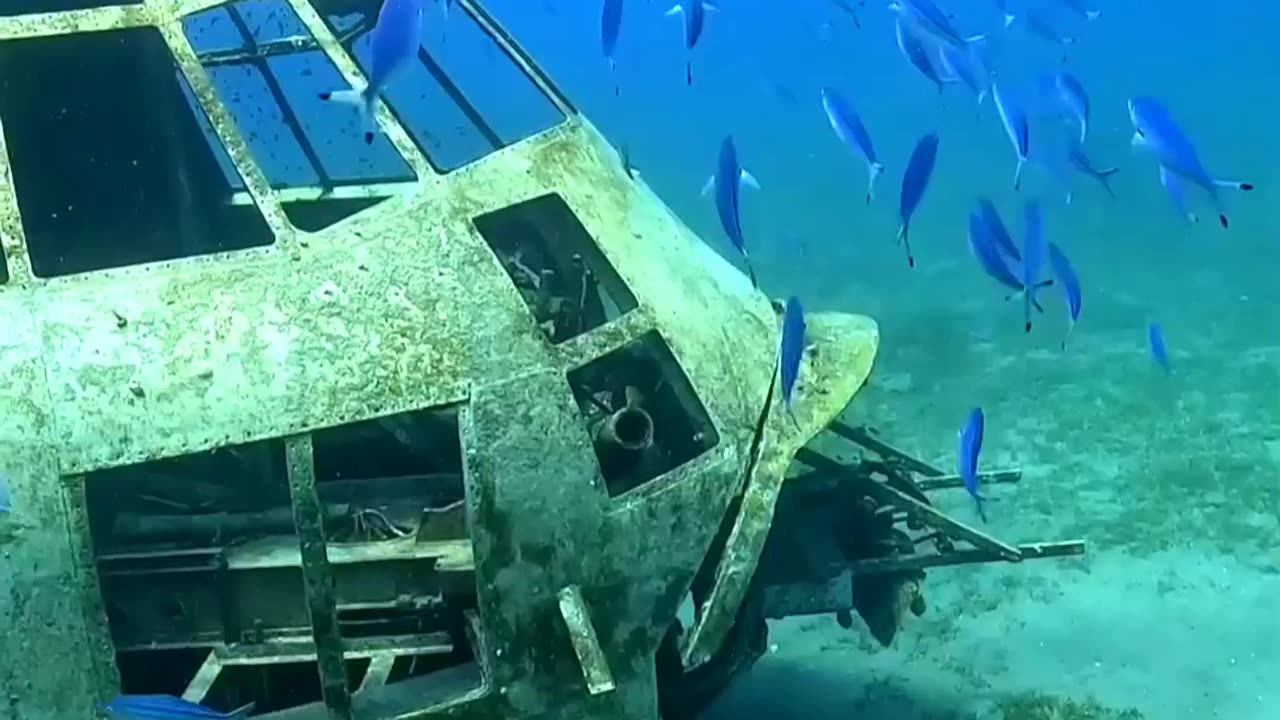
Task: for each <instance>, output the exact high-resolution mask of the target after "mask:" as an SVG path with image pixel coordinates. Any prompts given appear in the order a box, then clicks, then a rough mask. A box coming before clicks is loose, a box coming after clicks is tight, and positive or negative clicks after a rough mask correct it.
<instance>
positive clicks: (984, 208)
mask: <svg viewBox="0 0 1280 720" xmlns="http://www.w3.org/2000/svg"><path fill="white" fill-rule="evenodd" d="M978 212H979V213H981V214H982V222H983V224H985V225H986V226H987V230H988V231H990V233H991V236H992V239H993V240H995V241H996V247H998V248H999V249H1000V253H1001V254H1002V255H1004V256H1005V257H1006V258H1008V259H1010V260H1012V261H1014V262H1022V253H1020V252H1018V246H1017V245H1016V244H1014V242H1013V236H1012V235H1010V234H1009V230H1008V228H1006V227H1005V226H1004V221H1003V220H1001V219H1000V213H999V212H997V211H996V206H995V204H994V203H992V202H991V201H990V200H988V199H987V198H985V197H980V198H978Z"/></svg>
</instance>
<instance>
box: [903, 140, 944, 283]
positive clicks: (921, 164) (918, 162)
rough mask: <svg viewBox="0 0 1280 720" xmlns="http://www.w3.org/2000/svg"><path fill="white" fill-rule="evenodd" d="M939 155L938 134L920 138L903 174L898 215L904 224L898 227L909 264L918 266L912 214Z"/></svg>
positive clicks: (927, 184) (927, 185)
mask: <svg viewBox="0 0 1280 720" xmlns="http://www.w3.org/2000/svg"><path fill="white" fill-rule="evenodd" d="M937 157H938V136H937V135H935V134H933V133H929V134H928V135H925V136H924V137H922V138H920V141H919V142H917V143H916V147H915V149H914V150H912V151H911V160H909V161H908V162H907V170H906V172H905V173H903V174H902V193H901V195H899V201H898V216H899V218H900V219H901V221H902V224H901V225H900V226H899V227H898V241H899V242H901V243H902V246H903V249H905V250H906V252H907V265H909V266H910V267H915V266H916V258H915V256H914V255H913V254H912V253H911V240H910V238H909V237H908V232H909V231H910V229H911V215H912V213H914V212H915V211H916V208H917V207H918V206H919V205H920V199H921V198H923V197H924V191H925V188H927V187H929V176H931V175H932V174H933V165H934V161H935V160H936V159H937Z"/></svg>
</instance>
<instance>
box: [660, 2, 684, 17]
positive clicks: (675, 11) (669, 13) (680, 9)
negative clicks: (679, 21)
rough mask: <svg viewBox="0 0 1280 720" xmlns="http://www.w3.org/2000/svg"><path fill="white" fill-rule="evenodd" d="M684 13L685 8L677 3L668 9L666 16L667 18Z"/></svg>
mask: <svg viewBox="0 0 1280 720" xmlns="http://www.w3.org/2000/svg"><path fill="white" fill-rule="evenodd" d="M683 12H684V8H683V7H681V6H680V3H676V4H675V5H672V6H671V7H670V8H668V9H667V12H666V13H664V14H665V15H666V16H667V17H671V16H672V15H679V14H681V13H683Z"/></svg>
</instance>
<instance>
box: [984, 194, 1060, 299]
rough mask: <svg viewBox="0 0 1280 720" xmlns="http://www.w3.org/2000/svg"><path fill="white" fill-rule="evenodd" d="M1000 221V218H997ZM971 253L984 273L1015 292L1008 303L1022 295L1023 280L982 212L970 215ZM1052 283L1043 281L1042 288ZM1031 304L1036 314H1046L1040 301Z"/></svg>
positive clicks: (1009, 297) (1008, 297)
mask: <svg viewBox="0 0 1280 720" xmlns="http://www.w3.org/2000/svg"><path fill="white" fill-rule="evenodd" d="M998 220H999V218H998V217H997V221H998ZM969 251H970V252H971V253H973V256H974V258H975V259H977V261H978V264H979V265H980V266H981V267H982V270H983V272H985V273H986V274H987V275H988V276H989V277H991V278H992V279H994V280H995V281H996V282H998V283H1000V284H1001V285H1003V286H1005V287H1006V288H1009V289H1010V290H1013V291H1014V293H1013V294H1012V295H1009V296H1007V297H1006V298H1005V300H1006V301H1007V300H1012V299H1013V298H1015V297H1018V296H1019V295H1021V294H1022V292H1023V290H1024V288H1023V287H1022V280H1021V278H1019V277H1018V275H1017V274H1016V273H1015V272H1014V269H1013V268H1012V267H1011V266H1010V260H1009V258H1008V257H1006V256H1005V255H1004V253H1003V252H1002V251H1001V250H1000V248H999V246H998V243H997V242H996V241H995V235H994V233H992V232H991V228H990V227H989V226H988V225H987V223H986V220H985V218H984V217H983V214H982V211H981V210H977V211H974V212H971V213H969ZM1052 283H1053V281H1052V280H1046V281H1042V282H1041V283H1040V287H1045V286H1047V285H1051V284H1052ZM1031 303H1032V307H1034V308H1035V309H1036V312H1040V313H1043V312H1044V308H1043V307H1041V306H1040V302H1039V301H1038V300H1032V301H1031Z"/></svg>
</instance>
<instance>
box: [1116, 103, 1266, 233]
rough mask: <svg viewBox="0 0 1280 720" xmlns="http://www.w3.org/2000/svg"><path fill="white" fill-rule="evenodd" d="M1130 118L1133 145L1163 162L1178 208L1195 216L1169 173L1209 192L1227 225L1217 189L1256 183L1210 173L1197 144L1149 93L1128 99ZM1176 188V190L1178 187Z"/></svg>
mask: <svg viewBox="0 0 1280 720" xmlns="http://www.w3.org/2000/svg"><path fill="white" fill-rule="evenodd" d="M1129 120H1130V121H1131V122H1132V123H1133V146H1134V147H1143V148H1147V149H1149V150H1150V151H1151V152H1152V153H1153V154H1154V155H1155V156H1156V159H1157V160H1158V161H1159V163H1160V167H1161V182H1162V183H1163V184H1164V186H1165V188H1166V189H1167V190H1168V191H1169V194H1170V197H1171V198H1173V199H1174V203H1175V204H1176V205H1178V206H1179V210H1180V211H1182V212H1183V214H1184V215H1187V216H1188V217H1190V218H1191V219H1193V220H1194V219H1195V216H1194V215H1190V214H1189V213H1187V212H1186V205H1185V202H1184V198H1183V196H1182V190H1181V185H1180V184H1179V183H1176V182H1174V183H1173V185H1174V186H1175V187H1174V188H1171V187H1170V182H1169V181H1168V180H1167V179H1166V178H1165V177H1164V173H1166V172H1170V173H1173V174H1175V175H1177V176H1178V177H1179V178H1181V179H1185V180H1188V181H1190V182H1193V183H1195V184H1196V185H1198V186H1199V187H1200V188H1201V189H1203V190H1204V191H1205V192H1206V193H1208V195H1209V199H1210V200H1212V201H1213V205H1214V208H1215V209H1216V210H1217V211H1218V221H1219V222H1220V223H1222V227H1224V228H1225V227H1227V226H1228V222H1227V215H1226V212H1225V211H1224V210H1223V208H1222V199H1221V198H1220V197H1219V195H1218V188H1222V187H1226V188H1233V189H1236V190H1252V189H1253V185H1252V184H1250V183H1247V182H1239V181H1236V180H1221V179H1218V178H1215V177H1213V176H1212V175H1210V174H1209V171H1208V170H1207V169H1205V165H1204V163H1203V162H1201V161H1200V156H1199V154H1198V153H1197V152H1196V147H1195V144H1194V143H1192V142H1191V138H1190V137H1188V136H1187V134H1186V133H1185V132H1183V130H1182V128H1181V127H1180V126H1179V125H1178V123H1177V122H1175V121H1174V119H1173V117H1172V116H1171V115H1170V114H1169V111H1168V110H1166V109H1165V107H1164V105H1163V104H1161V103H1160V101H1159V100H1156V99H1155V98H1153V97H1150V96H1138V97H1134V98H1131V99H1130V100H1129ZM1175 188H1176V189H1175Z"/></svg>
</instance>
